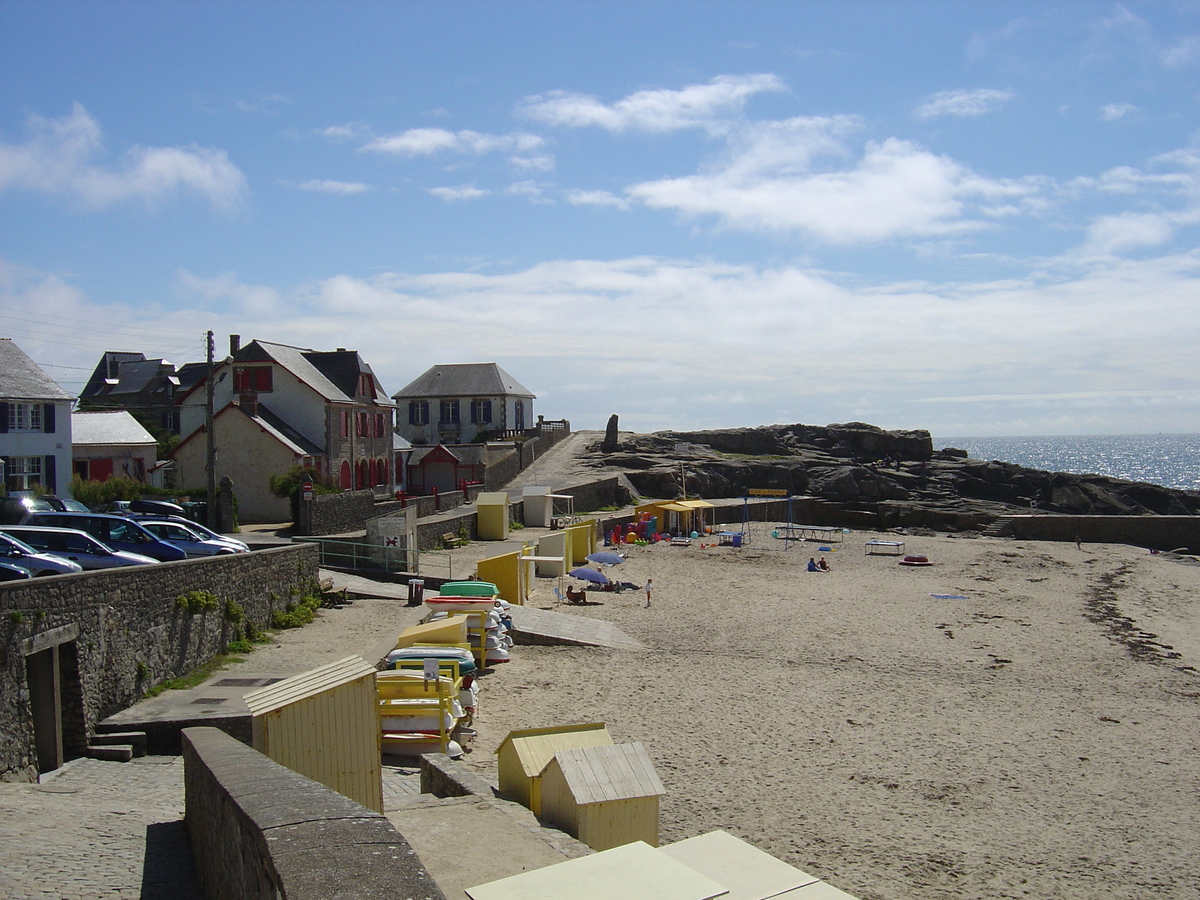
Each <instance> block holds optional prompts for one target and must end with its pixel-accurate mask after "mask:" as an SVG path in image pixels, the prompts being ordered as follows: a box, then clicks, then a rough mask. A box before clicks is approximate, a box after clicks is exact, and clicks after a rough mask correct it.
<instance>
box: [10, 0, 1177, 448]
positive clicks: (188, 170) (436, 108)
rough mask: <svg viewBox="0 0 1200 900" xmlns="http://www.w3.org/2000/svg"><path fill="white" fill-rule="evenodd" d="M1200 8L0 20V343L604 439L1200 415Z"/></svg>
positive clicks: (284, 13)
mask: <svg viewBox="0 0 1200 900" xmlns="http://www.w3.org/2000/svg"><path fill="white" fill-rule="evenodd" d="M1198 113H1200V3H1197V2H1176V3H1125V4H1119V3H1089V2H1068V3H1028V2H1023V3H1015V2H974V3H952V2H938V3H933V2H928V3H912V2H902V0H896V2H886V3H867V2H844V3H836V4H830V3H817V2H811V3H809V2H794V3H782V2H770V3H766V2H739V3H736V4H735V3H703V2H694V3H666V2H660V3H654V2H650V3H619V2H605V3H589V2H576V3H523V2H507V3H503V2H497V3H483V2H476V3H466V2H462V3H455V2H444V3H420V2H410V3H382V2H372V3H367V2H362V3H354V2H342V3H287V2H272V3H261V4H253V3H195V2H188V3H172V2H156V3H141V2H122V3H104V2H89V3H64V2H26V0H7V2H5V3H3V4H0V334H2V335H4V336H9V337H12V338H14V339H15V340H16V341H17V342H18V343H19V344H20V345H21V346H22V347H23V348H24V349H25V350H26V352H28V353H29V354H30V355H31V356H32V357H33V358H34V359H35V360H37V361H38V362H39V363H42V364H43V365H45V366H46V368H47V371H48V372H50V373H51V374H52V375H53V376H54V377H56V378H57V379H58V380H59V381H60V383H62V384H63V385H64V387H66V388H67V389H68V390H76V391H77V390H78V389H79V388H80V386H81V384H82V382H83V380H84V379H85V378H86V375H87V373H88V372H89V371H90V369H91V368H92V367H93V366H94V365H95V363H96V360H97V359H98V358H99V355H100V353H101V352H102V351H104V350H140V351H142V352H144V353H146V354H147V355H148V356H151V357H156V356H163V357H166V358H167V359H170V360H172V361H173V362H177V363H183V362H187V361H194V360H198V359H201V358H202V357H203V346H204V345H203V334H204V332H205V331H206V330H208V329H211V330H213V331H214V332H215V333H216V335H217V347H218V351H219V352H224V350H225V348H226V347H227V341H228V337H227V336H228V335H229V334H231V333H237V334H240V335H241V336H242V340H243V342H246V341H248V340H251V339H253V338H262V339H265V340H272V341H278V342H282V343H290V344H295V345H298V346H303V347H312V348H314V349H333V348H335V347H348V348H354V349H357V350H359V351H361V352H362V354H363V356H364V358H365V359H366V360H367V361H368V362H369V363H370V364H371V366H372V367H373V368H374V370H375V371H376V373H377V374H378V375H379V376H380V378H381V379H382V381H383V384H384V387H385V388H387V389H388V390H389V392H394V391H398V390H399V389H400V388H402V387H403V386H404V385H405V384H407V383H408V382H409V381H411V380H412V379H414V378H416V377H417V376H418V375H419V374H420V373H421V372H423V371H424V370H425V369H426V368H428V367H429V366H431V365H434V364H438V363H459V362H491V361H494V362H498V363H500V364H501V365H502V366H503V367H504V368H506V369H507V370H509V371H510V372H511V373H512V374H513V375H514V376H515V377H516V378H517V379H518V380H520V381H521V382H522V383H523V384H525V385H526V386H527V387H529V388H530V389H531V390H533V391H534V392H535V393H536V394H537V395H538V400H537V403H536V411H537V412H538V413H540V414H543V415H545V416H547V417H548V418H560V417H564V418H569V419H571V420H572V423H573V425H574V426H575V427H578V428H597V427H603V425H604V423H605V421H606V420H607V418H608V416H609V414H611V413H614V412H615V413H618V414H619V415H620V417H621V424H622V427H623V428H628V429H633V430H638V431H650V430H661V429H669V428H695V427H733V426H741V425H759V424H769V423H792V422H805V423H810V424H826V423H831V422H848V421H865V422H869V423H872V424H876V425H880V426H883V427H886V428H926V429H929V430H930V431H932V432H933V433H934V434H935V435H943V436H948V435H1005V434H1009V435H1016V434H1109V433H1142V432H1158V431H1165V432H1200V364H1198V362H1200V359H1198V357H1200V353H1198V351H1197V348H1198V347H1200V315H1197V308H1198V307H1200V247H1198V239H1200V122H1198V119H1200V117H1198Z"/></svg>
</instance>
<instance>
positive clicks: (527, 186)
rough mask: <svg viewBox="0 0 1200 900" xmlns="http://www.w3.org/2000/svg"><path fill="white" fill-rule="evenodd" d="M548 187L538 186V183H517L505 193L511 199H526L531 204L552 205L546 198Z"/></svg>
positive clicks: (507, 188)
mask: <svg viewBox="0 0 1200 900" xmlns="http://www.w3.org/2000/svg"><path fill="white" fill-rule="evenodd" d="M545 189H546V185H543V184H538V183H537V182H536V181H516V182H513V183H512V184H510V185H509V186H508V187H506V188H505V189H504V193H506V194H508V195H509V196H511V197H525V198H526V199H528V200H529V201H530V202H531V203H546V204H549V203H552V202H553V201H551V200H550V199H548V198H547V197H546V191H545Z"/></svg>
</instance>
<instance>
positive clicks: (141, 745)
mask: <svg viewBox="0 0 1200 900" xmlns="http://www.w3.org/2000/svg"><path fill="white" fill-rule="evenodd" d="M146 744H147V740H146V732H144V731H113V732H109V733H107V734H96V735H93V736H92V738H91V739H90V740H89V741H88V756H90V757H91V758H92V759H110V758H111V757H108V756H97V755H95V753H93V751H96V752H97V753H103V752H105V751H106V750H107V748H109V747H128V748H129V751H130V755H129V757H127V758H125V759H122V760H121V761H122V762H128V760H129V759H131V758H132V757H134V756H145V755H146Z"/></svg>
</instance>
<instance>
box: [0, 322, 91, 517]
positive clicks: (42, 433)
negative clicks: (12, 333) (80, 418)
mask: <svg viewBox="0 0 1200 900" xmlns="http://www.w3.org/2000/svg"><path fill="white" fill-rule="evenodd" d="M72 402H73V398H72V397H71V395H70V394H68V393H67V392H66V391H65V390H63V389H62V388H61V387H59V385H58V383H57V382H55V380H54V379H53V378H51V377H50V376H49V375H47V374H46V373H45V372H44V371H43V370H42V368H41V366H39V365H38V364H37V363H35V362H34V361H33V360H32V359H30V358H29V357H28V356H27V355H26V354H25V351H23V350H22V349H21V348H20V347H18V346H17V345H16V344H14V343H13V342H12V340H11V339H9V338H0V464H2V466H3V476H4V486H5V488H6V489H7V491H8V493H10V494H31V493H32V492H33V491H34V488H35V487H39V486H40V487H41V488H43V489H44V490H45V491H46V492H47V493H51V494H56V495H58V496H60V497H68V496H70V493H69V491H70V485H71V405H72Z"/></svg>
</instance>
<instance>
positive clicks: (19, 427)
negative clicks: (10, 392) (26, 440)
mask: <svg viewBox="0 0 1200 900" xmlns="http://www.w3.org/2000/svg"><path fill="white" fill-rule="evenodd" d="M44 409H45V406H44V405H43V404H41V403H10V404H8V430H9V431H42V430H43V427H42V422H43V420H42V411H43V410H44Z"/></svg>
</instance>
